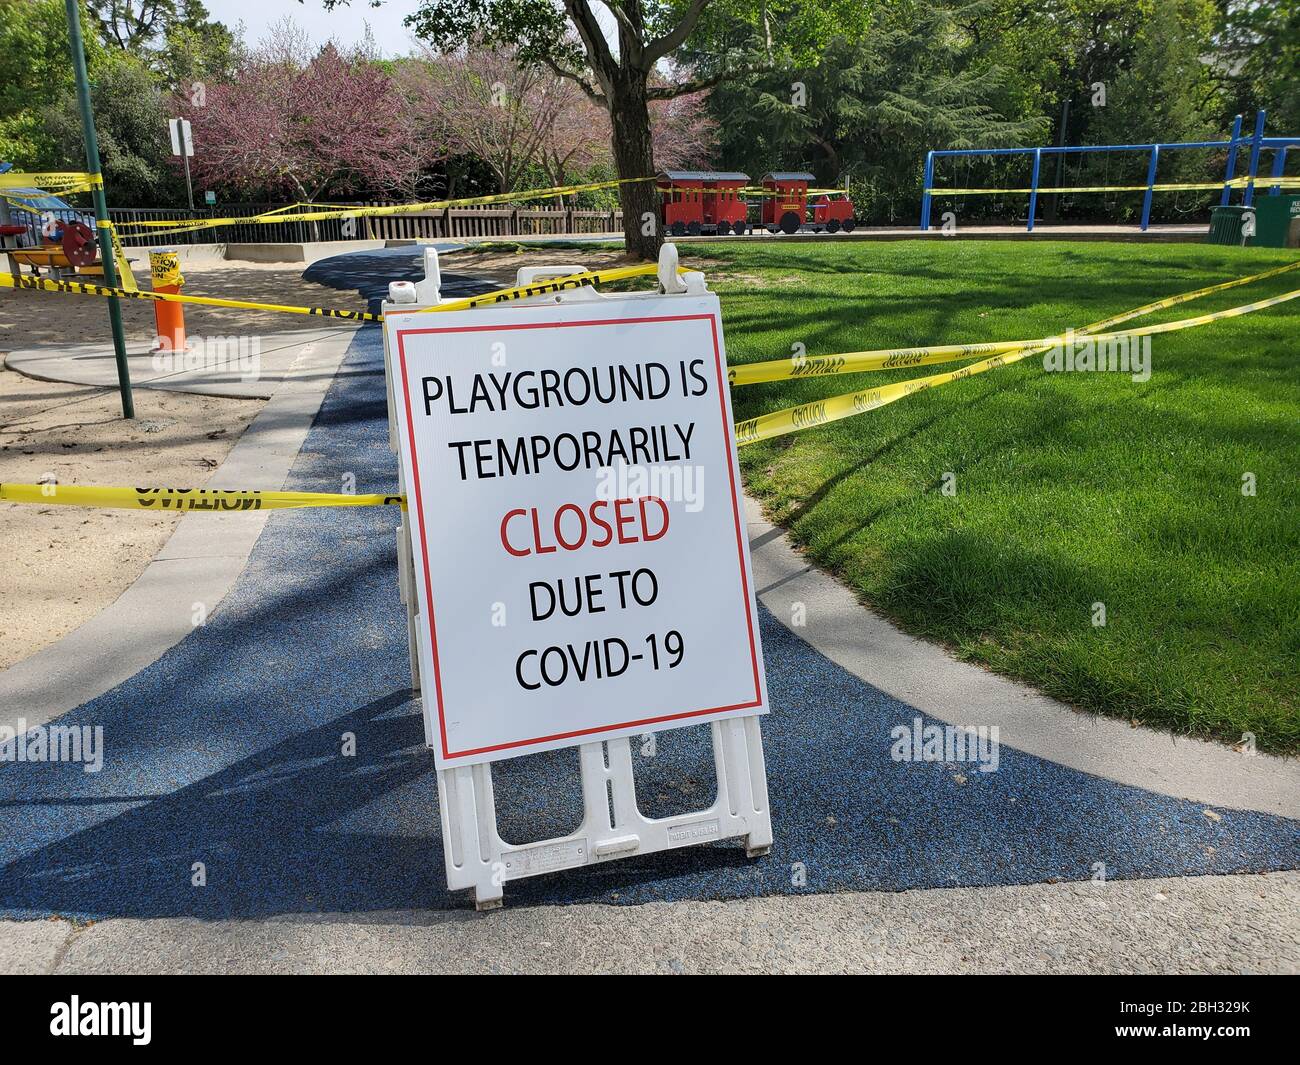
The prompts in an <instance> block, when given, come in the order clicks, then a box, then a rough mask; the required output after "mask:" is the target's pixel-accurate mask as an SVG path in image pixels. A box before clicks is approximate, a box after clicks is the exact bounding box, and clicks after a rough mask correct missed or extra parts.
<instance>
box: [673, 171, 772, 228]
mask: <svg viewBox="0 0 1300 1065" xmlns="http://www.w3.org/2000/svg"><path fill="white" fill-rule="evenodd" d="M748 182H749V175H748V174H741V173H739V172H735V171H724V172H715V171H708V170H665V171H663V172H662V173H660V174H659V176H658V179H657V181H656V187H657V188H658V190H659V192H660V194H661V196H662V197H663V223H664V227H665V229H667V231H668V232H669V233H671V234H672V235H673V236H675V237H684V236H688V235H689V236H692V237H697V236H699V235H701V234H709V235H714V234H716V235H718V236H726V235H727V234H729V233H738V234H744V233H746V232H747V231H748V230H749V222H748V221H747V219H748V213H749V204H748V203H746V202H745V200H744V198H743V197H742V190H743V189H744V188H745V186H746V184H747V183H748Z"/></svg>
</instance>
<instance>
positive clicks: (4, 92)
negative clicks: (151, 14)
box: [0, 0, 105, 170]
mask: <svg viewBox="0 0 1300 1065" xmlns="http://www.w3.org/2000/svg"><path fill="white" fill-rule="evenodd" d="M104 55H105V52H104V48H103V47H102V45H100V43H99V41H98V40H97V39H95V38H94V37H93V36H92V37H90V38H88V39H87V41H86V63H87V66H88V67H89V68H90V71H91V76H92V77H93V76H94V74H95V72H96V71H97V70H98V69H100V67H101V65H102V62H103V58H104ZM73 88H74V84H73V78H72V61H71V59H70V53H69V51H68V25H67V20H66V17H65V13H64V7H63V2H62V0H0V160H6V161H9V162H12V163H14V164H15V165H16V166H17V167H19V168H20V169H23V170H37V169H49V168H51V167H54V166H56V165H61V156H60V153H59V151H58V148H57V147H56V145H55V142H54V140H53V138H52V137H51V136H50V134H49V132H48V131H47V129H46V127H45V113H46V111H47V110H48V109H49V108H50V106H51V104H52V102H54V101H58V100H61V99H62V98H63V97H64V96H65V95H66V94H68V93H71V92H72V91H73ZM74 158H75V157H74ZM84 167H85V157H84V155H83V156H81V164H80V165H78V166H76V167H75V169H78V170H81V169H84Z"/></svg>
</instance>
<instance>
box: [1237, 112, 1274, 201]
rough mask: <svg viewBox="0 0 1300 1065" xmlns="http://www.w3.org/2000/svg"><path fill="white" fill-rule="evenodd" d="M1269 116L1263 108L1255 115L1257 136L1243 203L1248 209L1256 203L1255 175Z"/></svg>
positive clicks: (1251, 149) (1251, 150)
mask: <svg viewBox="0 0 1300 1065" xmlns="http://www.w3.org/2000/svg"><path fill="white" fill-rule="evenodd" d="M1266 114H1268V112H1267V111H1265V110H1264V109H1263V108H1260V110H1259V113H1258V114H1257V115H1255V135H1254V136H1253V137H1252V138H1251V139H1250V171H1249V173H1248V177H1247V182H1246V196H1245V198H1244V199H1243V200H1242V201H1241V202H1242V203H1243V204H1244V205H1245V206H1246V207H1249V206H1250V205H1251V204H1252V203H1254V202H1255V175H1256V174H1258V173H1259V150H1260V149H1261V148H1262V147H1263V144H1262V143H1261V142H1262V141H1263V140H1264V116H1265V115H1266Z"/></svg>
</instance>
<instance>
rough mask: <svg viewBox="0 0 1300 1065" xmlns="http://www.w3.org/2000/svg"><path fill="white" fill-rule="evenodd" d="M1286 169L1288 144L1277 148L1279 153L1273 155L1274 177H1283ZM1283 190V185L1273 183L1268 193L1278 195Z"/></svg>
mask: <svg viewBox="0 0 1300 1065" xmlns="http://www.w3.org/2000/svg"><path fill="white" fill-rule="evenodd" d="M1285 170H1286V145H1283V146H1282V147H1281V148H1279V149H1277V155H1275V156H1273V177H1281V176H1282V174H1283V172H1284V171H1285ZM1281 191H1282V186H1281V185H1272V186H1270V187H1269V190H1268V194H1269V195H1270V196H1276V195H1278V194H1279V193H1280V192H1281Z"/></svg>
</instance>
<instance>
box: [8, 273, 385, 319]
mask: <svg viewBox="0 0 1300 1065" xmlns="http://www.w3.org/2000/svg"><path fill="white" fill-rule="evenodd" d="M127 276H128V277H129V276H130V272H129V270H128V271H127ZM0 288H25V289H33V290H37V291H41V292H66V293H73V294H77V295H82V296H118V297H121V298H123V299H137V300H152V301H154V302H160V303H193V304H196V305H198V306H201V307H236V308H243V309H245V310H252V311H281V312H283V313H284V314H309V315H318V316H320V317H323V318H342V319H344V320H345V321H349V322H381V321H383V315H382V314H370V313H369V312H367V311H340V310H334V309H332V308H330V307H289V306H285V305H282V304H278V303H253V302H251V301H249V300H226V299H218V298H216V297H215V296H183V295H181V294H180V293H172V292H141V291H139V290H138V289H135V290H133V289H128V288H112V287H110V286H108V285H92V284H89V283H87V282H84V281H56V280H53V279H51V278H46V277H26V276H21V275H18V274H5V273H0Z"/></svg>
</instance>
